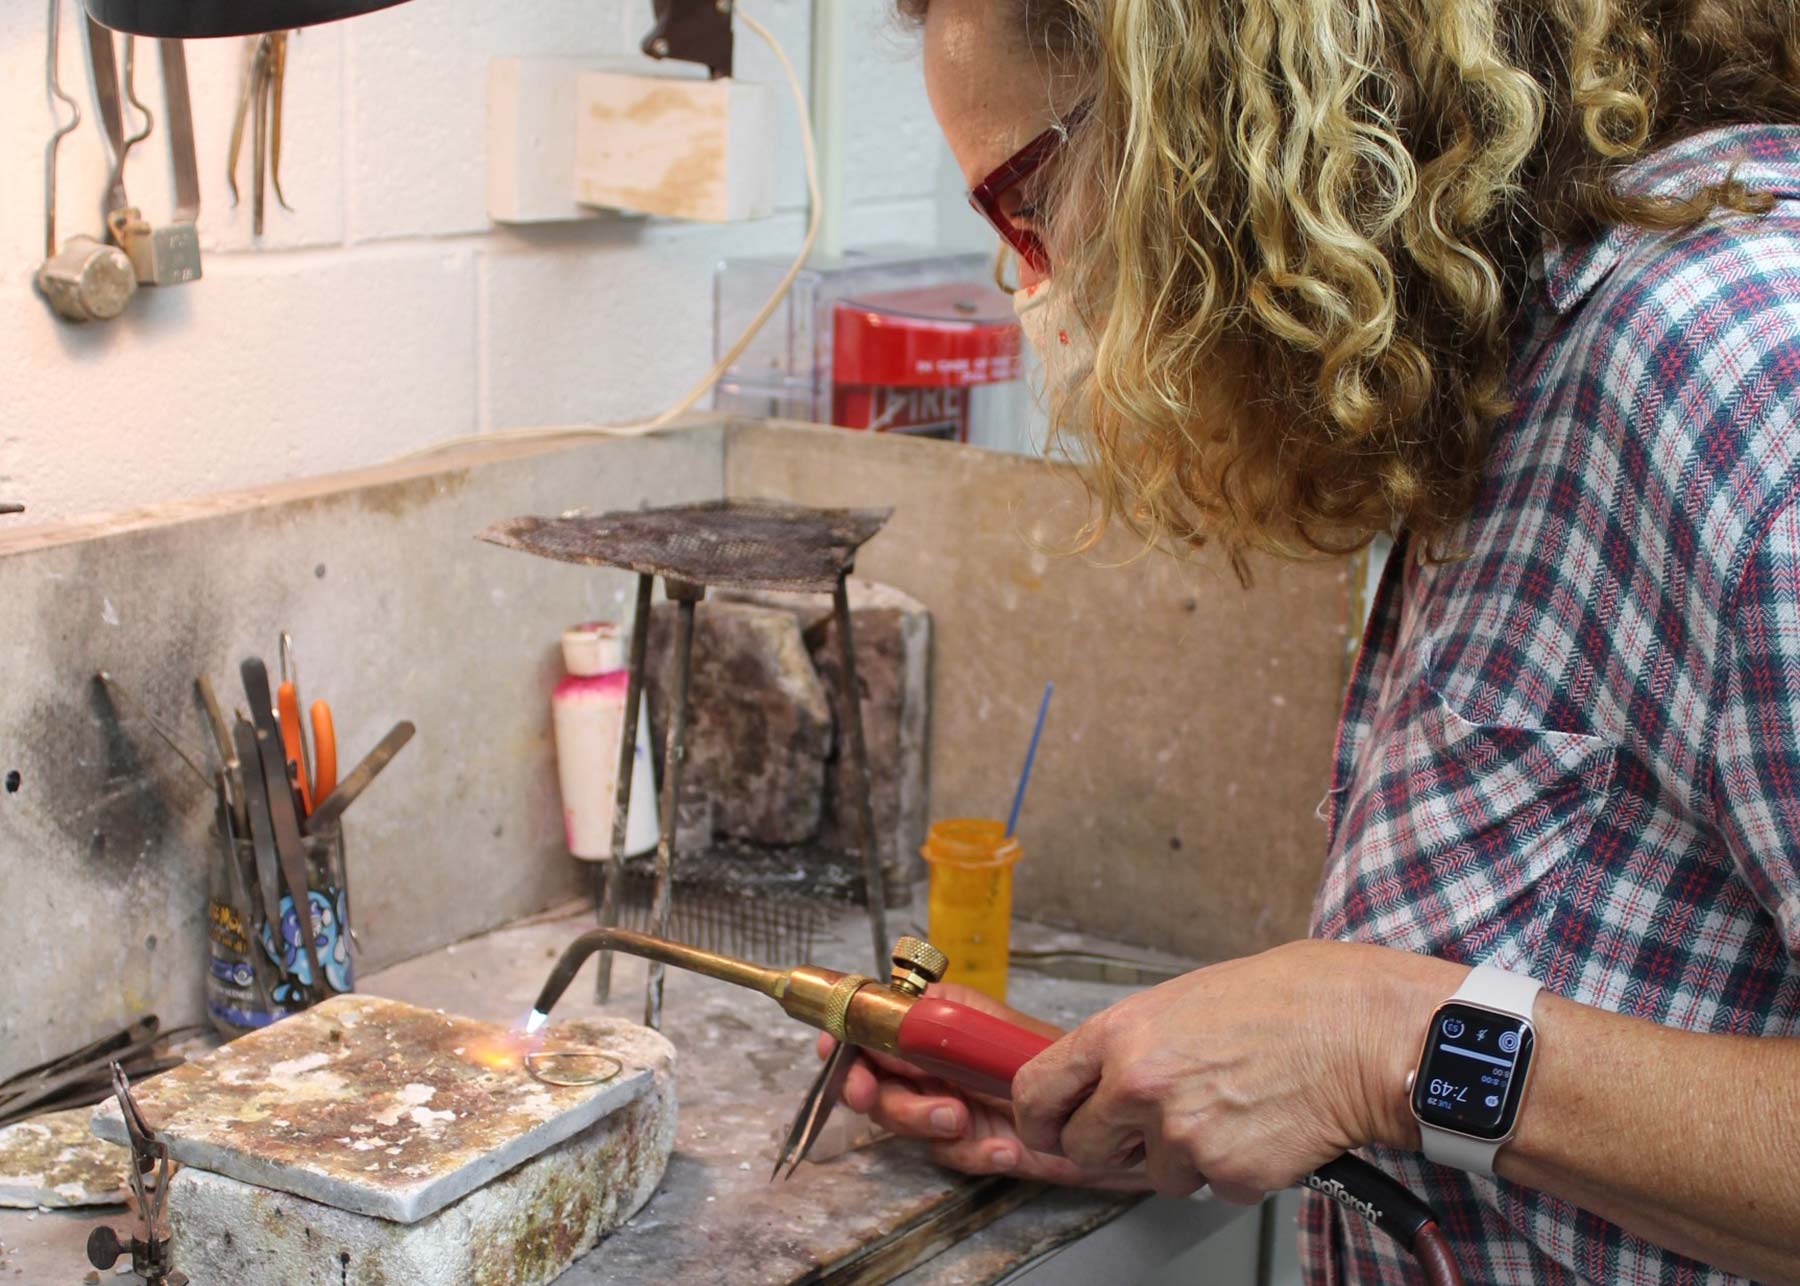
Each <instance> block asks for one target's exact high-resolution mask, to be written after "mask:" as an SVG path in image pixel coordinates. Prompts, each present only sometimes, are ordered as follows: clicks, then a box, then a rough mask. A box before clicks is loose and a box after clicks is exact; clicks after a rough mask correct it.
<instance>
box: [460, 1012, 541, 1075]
mask: <svg viewBox="0 0 1800 1286" xmlns="http://www.w3.org/2000/svg"><path fill="white" fill-rule="evenodd" d="M543 1043H544V1041H543V1037H542V1036H539V1035H537V1034H535V1033H534V1032H533V1031H532V1030H530V1029H529V1028H528V1027H527V1026H526V1025H525V1024H524V1023H523V1022H521V1023H517V1024H514V1025H513V1026H512V1027H510V1028H508V1029H507V1030H505V1031H502V1032H496V1033H495V1034H494V1035H493V1036H491V1037H486V1038H483V1039H481V1040H477V1041H474V1042H472V1043H470V1044H469V1045H468V1046H467V1048H466V1049H465V1051H464V1057H465V1058H467V1059H468V1061H469V1062H471V1063H474V1064H475V1065H476V1066H478V1067H485V1068H487V1069H488V1070H489V1071H494V1072H514V1071H518V1070H520V1069H521V1068H523V1067H524V1066H525V1057H526V1055H528V1054H531V1053H534V1052H535V1051H536V1050H537V1048H538V1047H539V1046H540V1045H542V1044H543Z"/></svg>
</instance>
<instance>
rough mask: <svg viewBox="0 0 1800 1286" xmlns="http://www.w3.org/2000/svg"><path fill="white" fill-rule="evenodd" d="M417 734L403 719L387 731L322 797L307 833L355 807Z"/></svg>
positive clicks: (411, 724) (314, 831)
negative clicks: (346, 775) (333, 787)
mask: <svg viewBox="0 0 1800 1286" xmlns="http://www.w3.org/2000/svg"><path fill="white" fill-rule="evenodd" d="M417 731H418V729H416V728H415V727H413V723H412V720H410V719H402V720H401V721H400V722H399V723H397V724H395V725H394V726H393V727H392V728H389V729H388V732H387V736H385V737H383V738H382V739H381V740H380V741H378V742H376V743H375V749H373V750H371V751H370V752H369V753H368V754H366V755H364V756H363V757H362V762H361V763H359V764H357V765H356V767H354V768H352V769H351V770H350V775H349V776H348V777H346V778H344V780H342V781H341V782H339V783H338V785H337V789H335V790H333V791H332V792H331V793H330V794H329V795H327V796H325V798H324V799H323V800H321V801H320V802H319V804H318V806H317V807H316V808H314V809H313V811H312V815H311V816H310V817H308V818H307V819H306V833H307V834H308V835H317V834H319V833H320V832H321V831H323V830H324V829H325V828H326V827H328V826H330V825H331V824H332V823H333V822H335V821H337V819H338V818H340V817H342V816H343V815H344V810H345V809H347V808H349V807H350V805H352V804H354V803H355V802H356V801H357V798H358V797H359V796H360V795H361V794H362V793H363V792H364V791H365V790H367V789H368V788H369V785H370V783H371V782H373V781H374V780H375V778H376V777H377V776H379V775H380V773H381V770H382V769H383V768H386V767H387V766H388V765H389V764H390V763H392V762H393V761H394V756H395V755H397V754H399V753H400V749H401V747H403V746H404V745H406V743H407V742H409V741H411V740H412V739H413V733H415V732H417Z"/></svg>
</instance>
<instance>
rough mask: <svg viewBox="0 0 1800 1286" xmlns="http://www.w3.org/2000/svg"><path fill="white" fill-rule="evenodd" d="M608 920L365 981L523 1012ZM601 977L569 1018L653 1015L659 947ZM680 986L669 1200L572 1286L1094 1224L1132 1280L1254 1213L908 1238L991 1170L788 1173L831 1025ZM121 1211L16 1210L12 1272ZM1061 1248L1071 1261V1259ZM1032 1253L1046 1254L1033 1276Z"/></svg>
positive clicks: (1053, 989) (971, 1271) (910, 918)
mask: <svg viewBox="0 0 1800 1286" xmlns="http://www.w3.org/2000/svg"><path fill="white" fill-rule="evenodd" d="M921 918H922V917H921V916H919V915H916V914H913V913H909V912H908V911H907V910H905V909H902V910H900V911H896V912H892V913H890V916H889V923H890V926H891V927H892V930H893V931H894V932H900V931H902V930H904V929H906V928H907V927H908V926H909V925H913V924H916V922H917V921H918V920H919V919H921ZM590 923H591V919H590V918H589V915H588V913H587V912H586V911H585V910H584V909H580V908H573V907H572V908H569V909H568V910H566V911H564V912H562V913H560V914H553V915H546V916H542V917H538V918H535V919H532V920H528V921H524V922H521V923H518V924H515V925H512V926H509V927H507V928H504V929H500V930H498V931H495V932H493V933H489V934H484V935H482V936H480V937H477V938H473V939H470V940H468V941H465V942H462V943H459V944H457V945H454V946H450V947H446V948H444V949H442V950H439V951H434V952H431V953H429V954H427V955H424V956H420V957H418V958H416V959H413V960H410V961H407V962H404V963H402V964H399V965H396V966H393V967H391V968H388V969H385V970H382V971H381V972H379V973H376V974H374V975H372V976H370V977H368V978H366V979H364V980H362V990H364V991H367V992H370V993H372V994H377V995H383V996H388V997H392V998H394V999H398V1000H405V1001H408V1002H411V1003H413V1004H418V1005H425V1006H429V1007H434V1008H441V1009H444V1010H446V1011H448V1012H452V1013H459V1014H465V1015H468V1016H471V1017H475V1018H480V1019H486V1020H490V1021H495V1022H502V1023H505V1022H511V1021H513V1020H514V1019H516V1018H518V1017H519V1016H520V1015H522V1014H523V1013H524V1012H525V1011H526V1010H527V1009H528V1008H529V1007H530V1003H531V1000H532V999H533V997H534V996H535V994H536V992H537V989H538V988H539V986H540V985H541V984H542V982H543V979H544V976H545V975H546V973H547V972H548V970H549V968H550V966H551V963H552V962H553V960H554V958H555V957H556V956H557V955H558V954H559V953H560V951H561V949H562V947H563V946H564V945H565V944H566V943H567V942H568V941H569V940H570V939H572V938H573V937H574V936H575V935H576V934H578V933H580V932H581V931H582V930H583V929H585V928H586V927H587V926H588V925H589V924H590ZM1015 945H1022V946H1030V947H1036V948H1080V949H1084V950H1110V951H1114V952H1117V953H1121V954H1126V953H1129V954H1132V955H1134V956H1138V957H1140V958H1154V957H1145V956H1144V953H1141V952H1128V949H1126V948H1122V947H1119V946H1117V945H1116V944H1109V943H1106V942H1104V941H1101V940H1097V939H1094V938H1091V937H1086V936H1082V935H1076V934H1067V933H1058V932H1055V931H1050V930H1040V929H1036V928H1034V927H1033V926H1029V925H1021V926H1019V927H1018V929H1017V930H1016V932H1015ZM868 953H869V945H868V929H867V922H866V920H865V919H863V918H862V917H861V916H860V915H854V914H851V913H849V912H844V913H840V914H837V915H835V916H833V917H832V919H831V921H830V923H829V926H828V927H827V929H826V931H825V932H824V933H823V934H821V936H820V938H819V940H818V942H817V944H816V949H815V951H814V956H815V959H816V963H819V964H823V965H828V966H832V967H836V968H844V969H858V970H861V971H865V972H866V971H868V970H869V968H870V966H871V963H872V962H871V961H870V960H868V959H867V956H868ZM1163 959H1164V960H1167V959H1168V958H1163ZM1170 962H1172V963H1180V962H1178V961H1170ZM592 976H593V975H592V967H591V966H589V968H588V969H586V970H584V971H583V973H582V975H581V977H580V978H578V979H577V981H576V983H575V985H574V986H573V987H571V988H570V990H569V992H568V994H567V995H566V996H565V998H564V1000H563V1002H562V1004H561V1005H560V1006H559V1007H558V1010H557V1017H559V1018H561V1017H569V1016H576V1015H579V1014H584V1013H594V1012H605V1013H607V1014H610V1015H614V1016H618V1017H626V1018H640V1017H641V1008H642V1003H643V984H644V967H643V963H642V962H641V961H637V960H633V959H629V958H623V957H622V958H620V959H619V960H618V962H617V964H616V965H615V970H614V992H613V999H612V1001H611V1002H610V1003H609V1004H608V1005H607V1006H606V1007H605V1008H604V1010H602V1009H601V1008H600V1007H599V1006H597V1005H596V1003H595V1001H594V995H593V983H592ZM1128 991H1129V988H1124V987H1116V986H1108V985H1105V984H1099V983H1086V982H1074V981H1068V980H1059V979H1050V978H1045V977H1041V976H1037V975H1034V974H1030V973H1023V972H1016V971H1015V973H1014V975H1013V980H1012V989H1011V995H1010V997H1009V998H1010V1000H1011V1001H1012V1003H1013V1004H1015V1005H1017V1006H1018V1007H1020V1008H1022V1009H1026V1010H1029V1011H1031V1012H1034V1013H1037V1014H1039V1015H1041V1016H1043V1017H1044V1018H1047V1019H1049V1020H1051V1021H1054V1022H1058V1023H1062V1024H1065V1025H1066V1024H1070V1023H1073V1022H1075V1021H1078V1020H1079V1019H1080V1018H1081V1017H1083V1016H1085V1015H1086V1014H1089V1013H1092V1012H1094V1011H1095V1010H1098V1009H1100V1008H1103V1007H1104V1006H1106V1005H1107V1004H1110V1003H1112V1002H1113V1001H1115V1000H1117V999H1119V998H1120V997H1121V996H1123V995H1125V994H1127V993H1128ZM665 995H666V999H665V1010H664V1024H663V1029H664V1032H665V1034H666V1035H668V1036H669V1037H670V1039H671V1040H672V1041H673V1042H674V1044H675V1046H676V1048H677V1050H678V1053H679V1059H680V1061H679V1064H678V1085H679V1090H678V1097H679V1104H680V1108H679V1111H680V1131H679V1135H678V1138H677V1142H676V1146H675V1153H674V1156H673V1158H672V1159H671V1161H670V1163H669V1169H668V1173H667V1176H666V1177H665V1179H664V1181H663V1184H662V1188H661V1190H660V1191H659V1192H658V1193H657V1195H656V1196H655V1198H653V1199H652V1201H651V1202H650V1204H649V1205H648V1206H647V1207H645V1209H644V1210H643V1211H641V1212H640V1213H639V1214H638V1215H637V1216H636V1218H634V1219H633V1220H632V1221H631V1222H630V1223H628V1224H627V1225H626V1226H625V1227H624V1228H623V1229H622V1230H621V1231H619V1232H618V1233H616V1234H615V1235H613V1236H612V1237H610V1238H608V1239H607V1240H606V1241H605V1242H603V1243H602V1244H601V1245H600V1246H598V1247H597V1248H596V1249H595V1250H593V1251H592V1252H591V1253H589V1254H588V1255H587V1256H586V1257H585V1258H583V1259H582V1260H580V1261H579V1262H577V1263H576V1264H575V1265H574V1267H572V1268H570V1269H569V1270H568V1272H566V1273H565V1274H564V1275H563V1276H562V1277H561V1278H559V1279H558V1280H559V1283H561V1286H598V1283H601V1282H605V1283H609V1284H611V1286H629V1284H631V1283H639V1282H642V1283H651V1282H656V1283H663V1282H686V1281H695V1282H702V1281H705V1282H713V1281H726V1280H729V1281H732V1282H739V1283H771V1284H772V1283H790V1282H797V1281H824V1280H839V1278H837V1277H832V1276H828V1275H827V1273H828V1272H829V1271H830V1270H832V1269H833V1268H834V1267H835V1268H837V1269H839V1270H840V1271H844V1272H845V1273H846V1276H845V1277H844V1278H842V1279H843V1280H886V1279H888V1278H889V1277H890V1276H892V1273H876V1274H872V1275H871V1276H870V1277H867V1278H861V1277H852V1276H849V1275H848V1270H847V1268H846V1265H848V1264H849V1263H851V1262H852V1261H855V1260H857V1259H858V1257H864V1258H866V1257H868V1256H870V1255H871V1254H872V1253H875V1252H878V1251H880V1250H881V1249H882V1248H884V1247H885V1248H886V1249H887V1252H888V1253H889V1254H890V1255H892V1256H893V1258H892V1259H891V1260H889V1261H887V1262H889V1263H891V1265H892V1269H893V1271H894V1272H899V1273H903V1274H904V1275H903V1276H900V1277H898V1278H897V1280H901V1281H904V1282H907V1283H926V1282H932V1283H938V1282H944V1283H967V1284H969V1286H974V1284H976V1283H990V1282H998V1281H1002V1280H1020V1279H1021V1275H1023V1276H1024V1277H1028V1278H1029V1279H1030V1280H1032V1281H1033V1282H1038V1281H1045V1282H1049V1281H1056V1280H1070V1281H1073V1280H1093V1278H1092V1277H1091V1276H1088V1275H1086V1274H1085V1273H1084V1272H1083V1270H1080V1269H1079V1268H1077V1265H1079V1264H1080V1263H1081V1262H1082V1261H1083V1258H1084V1257H1083V1256H1081V1255H1080V1254H1077V1253H1075V1252H1074V1251H1073V1250H1072V1249H1070V1248H1071V1247H1072V1246H1073V1245H1074V1243H1077V1242H1081V1241H1082V1239H1087V1240H1088V1241H1090V1242H1092V1243H1093V1245H1094V1246H1095V1247H1096V1248H1099V1249H1102V1250H1104V1257H1105V1261H1106V1264H1107V1266H1108V1268H1109V1269H1111V1270H1113V1271H1107V1272H1106V1273H1105V1275H1106V1276H1107V1278H1108V1279H1109V1280H1118V1281H1124V1280H1128V1279H1129V1277H1128V1276H1121V1275H1119V1274H1118V1272H1117V1270H1119V1269H1121V1268H1124V1267H1125V1265H1126V1264H1134V1265H1135V1266H1136V1267H1135V1268H1134V1269H1133V1270H1132V1271H1133V1273H1134V1274H1135V1273H1139V1272H1145V1271H1149V1270H1151V1269H1153V1268H1154V1267H1155V1266H1156V1264H1157V1263H1158V1262H1162V1261H1166V1260H1168V1259H1170V1258H1173V1257H1174V1256H1176V1255H1178V1254H1180V1253H1181V1252H1182V1251H1184V1250H1186V1249H1188V1248H1189V1247H1190V1246H1192V1245H1193V1244H1194V1243H1195V1242H1198V1241H1199V1240H1201V1239H1202V1238H1204V1237H1206V1236H1207V1235H1209V1234H1211V1233H1212V1232H1214V1231H1216V1230H1217V1229H1219V1228H1221V1227H1223V1226H1225V1225H1226V1224H1227V1223H1229V1222H1230V1221H1231V1220H1232V1219H1234V1218H1235V1217H1236V1216H1237V1214H1238V1213H1239V1212H1238V1211H1236V1210H1234V1209H1232V1208H1230V1207H1226V1206H1223V1205H1221V1204H1219V1203H1213V1202H1207V1201H1204V1200H1201V1201H1192V1202H1180V1203H1175V1202H1156V1201H1151V1202H1143V1203H1140V1202H1138V1201H1137V1200H1135V1199H1133V1198H1130V1197H1121V1196H1118V1195H1107V1194H1098V1193H1086V1192H1072V1191H1065V1190H1053V1189H1052V1190H1044V1191H1041V1192H1035V1193H1033V1194H1032V1195H1031V1196H1030V1199H1029V1200H1026V1201H1024V1202H1023V1203H1022V1204H1019V1205H1018V1206H1017V1207H1016V1208H1013V1209H1009V1210H1008V1212H1007V1213H1005V1214H1003V1215H1001V1216H1000V1217H999V1218H998V1219H995V1220H994V1221H992V1222H991V1223H989V1224H988V1225H987V1226H986V1227H985V1228H982V1229H980V1230H978V1231H976V1232H975V1233H974V1234H973V1235H966V1236H959V1237H958V1238H957V1239H956V1240H955V1241H954V1242H953V1244H951V1245H949V1246H947V1247H944V1248H942V1249H941V1250H937V1249H936V1248H933V1249H928V1250H918V1249H907V1248H905V1247H897V1246H895V1245H894V1242H895V1241H896V1240H897V1235H898V1234H904V1232H905V1231H906V1230H908V1229H909V1228H916V1227H917V1226H918V1225H919V1224H920V1223H922V1222H924V1221H926V1220H928V1218H929V1216H930V1215H931V1214H932V1213H933V1212H934V1211H941V1210H943V1209H944V1208H945V1207H946V1206H947V1205H953V1204H956V1197H957V1194H958V1193H959V1192H961V1191H964V1190H965V1189H966V1188H967V1186H968V1185H969V1184H970V1183H971V1182H972V1181H970V1180H968V1179H965V1178H962V1177H960V1176H956V1175H952V1174H949V1173H947V1172H945V1171H943V1170H940V1169H938V1168H937V1167H936V1166H934V1165H933V1164H932V1163H931V1161H930V1159H929V1157H928V1156H927V1154H926V1151H925V1149H924V1147H923V1146H921V1145H919V1144H917V1143H915V1142H913V1141H910V1140H899V1139H887V1140H883V1141H881V1142H879V1143H875V1144H872V1145H870V1146H868V1147H865V1148H862V1149H859V1150H856V1151H852V1152H849V1153H847V1154H845V1155H842V1156H839V1157H836V1158H834V1159H832V1160H829V1161H826V1162H824V1163H822V1164H810V1163H809V1164H806V1165H803V1166H801V1167H800V1169H799V1171H798V1173H797V1174H796V1175H795V1176H794V1178H793V1179H792V1180H791V1181H788V1182H785V1183H776V1184H771V1183H770V1182H769V1168H770V1166H771V1164H772V1160H773V1156H774V1152H775V1149H776V1146H777V1144H778V1140H779V1138H780V1136H781V1135H782V1134H783V1133H784V1132H785V1130H786V1128H787V1126H788V1124H789V1122H790V1120H791V1118H792V1115H793V1113H794V1111H795V1110H796V1108H797V1106H798V1104H799V1101H800V1099H801V1097H802V1095H803V1094H804V1092H805V1090H806V1087H807V1085H808V1084H809V1083H810V1081H811V1079H812V1077H813V1075H814V1074H815V1072H816V1070H817V1067H818V1062H817V1059H816V1056H815V1055H814V1052H813V1045H814V1040H815V1034H814V1033H813V1032H812V1031H811V1030H810V1029H808V1028H805V1027H803V1026H801V1025H800V1024H799V1023H797V1022H794V1021H793V1020H792V1019H790V1018H788V1017H786V1016H785V1015H784V1014H783V1013H782V1012H781V1011H780V1009H779V1008H777V1007H776V1006H775V1005H774V1004H773V1003H772V1002H770V1001H768V1000H766V999H765V998H763V997H760V996H756V995H753V994H751V993H748V992H744V991H740V990H736V989H733V988H731V987H728V986H726V985H725V984H723V983H719V982H715V981H712V980H710V979H705V978H699V977H695V976H693V975H690V974H684V973H680V972H678V971H673V970H671V971H670V972H669V974H668V982H667V990H666V993H665ZM154 1124H155V1123H154V1122H152V1125H153V1126H154ZM1001 1187H1002V1191H1000V1192H997V1193H996V1194H995V1198H996V1200H998V1201H999V1202H1000V1203H1001V1204H1002V1205H1005V1204H1009V1203H1010V1202H1011V1201H1012V1200H1015V1199H1016V1198H1017V1197H1018V1195H1019V1194H1018V1193H1017V1192H1007V1191H1005V1190H1004V1185H1001ZM102 1220H107V1221H110V1222H113V1223H115V1224H122V1223H123V1222H124V1216H123V1215H122V1213H120V1212H118V1211H117V1210H116V1209H115V1210H113V1211H102V1212H76V1213H53V1212H48V1213H36V1214H28V1213H27V1212H24V1211H10V1210H9V1211H0V1246H4V1250H0V1283H3V1282H4V1281H5V1280H7V1279H8V1278H9V1277H10V1278H12V1279H14V1280H23V1281H27V1282H31V1283H33V1284H34V1286H36V1284H38V1283H42V1284H43V1286H64V1284H65V1283H66V1284H68V1286H75V1284H76V1283H79V1282H81V1281H82V1280H83V1278H84V1276H85V1275H86V1274H87V1273H88V1271H89V1269H88V1265H87V1262H86V1257H85V1254H84V1251H83V1246H84V1245H85V1242H86V1238H87V1234H88V1231H89V1229H90V1228H92V1227H93V1226H94V1225H95V1224H96V1223H98V1222H101V1221H102ZM934 1252H935V1253H934ZM1059 1263H1061V1264H1063V1265H1064V1267H1063V1269H1062V1270H1061V1271H1060V1272H1058V1271H1055V1270H1054V1266H1055V1265H1056V1264H1059ZM1033 1264H1045V1265H1046V1267H1044V1268H1043V1269H1042V1270H1041V1271H1039V1272H1037V1273H1036V1274H1035V1275H1034V1274H1033V1273H1032V1272H1031V1267H1030V1266H1031V1265H1033ZM1071 1273H1073V1274H1074V1275H1071ZM108 1277H110V1274H107V1275H104V1276H103V1278H102V1279H103V1280H105V1279H106V1278H108ZM196 1286H212V1284H200V1283H196Z"/></svg>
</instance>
